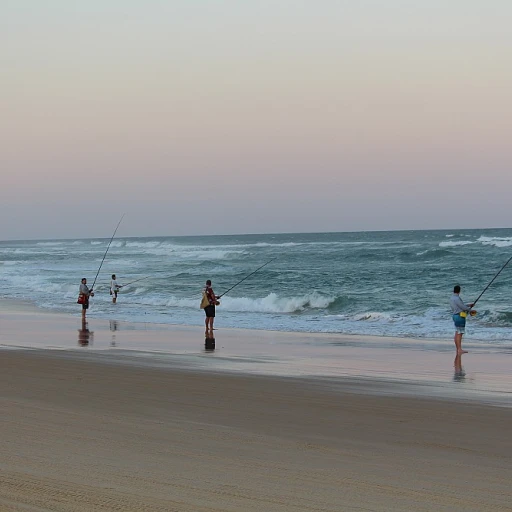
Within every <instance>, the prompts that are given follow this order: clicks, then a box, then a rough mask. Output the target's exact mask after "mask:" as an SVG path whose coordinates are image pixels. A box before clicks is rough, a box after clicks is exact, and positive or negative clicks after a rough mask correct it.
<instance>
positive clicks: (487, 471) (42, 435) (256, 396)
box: [0, 309, 512, 512]
mask: <svg viewBox="0 0 512 512" xmlns="http://www.w3.org/2000/svg"><path fill="white" fill-rule="evenodd" d="M111 328H112V326H111V324H110V323H109V322H105V321H100V320H95V319H90V320H89V323H88V329H89V333H88V334H87V333H84V332H82V333H80V331H81V330H82V329H81V325H80V319H79V318H78V319H77V318H74V317H68V316H65V315H50V314H36V313H34V312H33V311H31V310H27V311H23V310H20V309H16V310H15V311H9V312H6V311H5V310H3V311H2V313H1V314H0V343H1V344H2V345H3V349H2V350H0V403H1V411H2V419H1V422H0V511H2V512H3V511H20V512H21V511H38V512H40V511H78V512H81V511H115V510H122V511H127V512H131V511H183V512H188V511H190V512H192V511H197V512H201V511H211V512H213V511H215V512H218V511H248V512H251V511H263V510H264V511H286V512H288V511H294V512H295V511H320V510H322V511H333V512H334V511H345V510H347V511H352V510H353V511H361V510H368V511H370V510H371V511H390V510H393V511H411V510H414V511H426V510H428V511H463V510H464V511H468V510H472V511H473V510H475V511H477V510H482V511H494V510H496V511H498V510H499V511H505V510H512V490H511V488H510V481H511V480H512V440H511V438H510V433H509V431H510V425H511V424H512V421H511V420H512V408H511V407H503V405H510V404H507V402H506V395H507V393H505V394H504V393H503V392H501V393H499V392H498V391H496V390H495V389H494V388H492V387H489V386H488V385H487V388H486V389H484V387H485V386H482V385H478V386H476V387H477V389H473V390H472V391H471V392H463V387H464V386H465V385H466V384H467V385H468V386H469V387H470V388H471V382H461V381H457V380H456V379H455V380H454V379H453V377H454V375H453V371H454V370H453V368H452V367H451V365H452V363H453V355H452V353H451V352H442V353H437V352H435V351H434V352H433V353H432V354H430V353H429V352H426V351H416V352H415V351H411V350H409V349H407V350H406V349H404V348H402V347H401V346H400V345H399V346H397V347H396V348H391V349H390V348H387V349H385V350H386V351H389V350H390V351H391V352H386V351H383V352H380V351H379V349H378V348H375V347H374V345H373V344H372V343H373V342H372V340H368V343H369V346H368V348H366V349H365V348H364V347H363V348H361V346H360V345H359V344H356V345H357V346H352V345H351V343H350V338H344V337H340V338H337V341H336V340H334V341H333V344H330V343H327V344H326V348H325V351H326V352H325V354H324V355H323V356H322V357H319V358H318V359H315V358H314V357H313V354H316V353H317V352H318V351H317V350H316V349H317V348H318V347H315V349H312V348H311V347H309V348H307V347H308V346H309V345H307V339H303V338H301V339H302V340H303V342H304V343H305V344H306V348H304V347H302V348H297V350H296V351H295V350H293V351H292V348H290V345H288V343H287V341H286V340H288V339H291V340H294V339H295V340H297V336H299V335H296V336H295V335H292V334H290V333H288V334H287V335H286V333H280V334H283V337H282V339H281V336H280V335H278V334H276V333H264V334H261V333H250V332H246V333H244V332H239V331H224V330H219V333H218V335H217V341H218V344H217V348H216V350H215V351H214V352H213V353H211V352H210V353H208V352H206V351H205V350H204V347H203V346H202V342H203V341H204V340H203V339H202V336H201V328H199V327H198V328H184V327H176V326H175V327H172V328H169V327H164V326H146V327H143V326H130V325H126V324H121V325H118V326H117V328H116V329H114V330H110V329H111ZM113 336H115V338H114V340H113V338H112V337H113ZM287 336H288V337H287ZM306 338H307V337H306ZM221 339H222V341H221ZM276 340H277V341H276ZM340 340H341V341H340ZM373 341H375V340H373ZM112 342H113V343H114V344H112ZM235 342H236V343H235ZM141 343H146V344H147V347H151V350H149V351H147V352H146V353H141V352H140V344H141ZM340 343H341V345H340ZM13 347H31V348H24V349H14V348H13ZM51 347H53V349H50V348H51ZM121 347H122V348H121ZM136 347H137V350H135V348H136ZM223 347H224V348H223ZM270 347H274V350H273V351H271V350H270ZM291 347H293V349H295V348H296V347H295V344H293V343H292V344H291ZM267 349H268V350H269V351H270V352H272V357H271V358H270V360H263V361H261V360H258V357H263V355H264V354H265V352H266V351H267ZM322 350H323V349H322ZM322 350H320V352H322ZM333 354H337V358H336V360H335V361H332V357H333ZM370 354H374V355H376V357H375V359H376V360H375V361H374V362H373V367H372V368H368V366H369V365H370V366H371V364H372V363H371V362H372V361H373V360H372V359H371V356H370ZM383 354H388V356H387V357H386V356H385V355H383ZM474 356H475V359H474V364H475V365H476V364H477V363H478V361H479V359H484V360H486V361H487V363H485V364H491V363H490V362H491V361H493V360H495V362H496V364H498V361H497V360H498V359H501V360H502V359H503V356H502V355H496V354H487V353H479V354H474ZM425 358H427V359H429V358H430V363H431V364H434V362H435V361H438V362H440V361H444V363H445V364H446V367H447V370H446V371H447V375H446V377H447V379H446V381H443V379H444V377H443V373H442V372H441V371H440V370H439V369H434V368H431V369H430V370H428V368H427V367H425V366H424V365H423V363H422V361H423V360H424V359H425ZM379 359H380V361H379ZM326 360H327V361H329V360H331V362H330V364H328V363H327V362H325V361H326ZM506 361H508V359H507V360H506ZM408 362H409V363H410V364H411V365H412V366H414V367H415V368H416V373H419V374H421V375H420V377H421V378H419V377H418V378H414V377H411V375H412V373H413V372H412V370H406V371H402V372H401V373H400V372H398V369H399V367H400V365H403V364H405V365H407V363H408ZM344 364H346V365H347V366H348V367H349V370H345V371H342V370H341V368H342V367H343V365H344ZM501 364H502V365H503V364H505V363H503V362H501ZM255 368H256V370H255ZM336 368H340V370H338V371H339V373H338V374H336V373H334V371H335V369H336ZM500 368H501V367H500ZM429 371H430V373H431V374H432V375H430V376H429ZM397 374H400V375H401V378H400V379H398V378H396V376H397ZM287 375H288V376H287ZM289 375H291V376H289ZM390 376H391V377H390ZM498 376H499V378H498V381H497V382H498V383H501V390H503V387H504V386H505V387H506V385H507V380H506V376H505V374H504V375H503V377H501V373H500V372H498ZM468 380H469V379H468ZM475 380H476V381H477V383H478V382H480V381H479V378H478V374H477V375H476V376H475ZM435 383H437V384H435ZM434 384H435V385H434ZM495 384H496V382H495ZM461 386H462V387H461ZM496 387H499V386H496ZM450 390H453V392H452V391H450ZM415 394H417V396H414V395H415ZM508 396H511V395H508ZM433 397H436V398H433ZM491 397H498V399H497V400H496V401H495V402H493V401H492V400H491ZM490 403H495V404H499V405H500V406H496V405H489V404H490Z"/></svg>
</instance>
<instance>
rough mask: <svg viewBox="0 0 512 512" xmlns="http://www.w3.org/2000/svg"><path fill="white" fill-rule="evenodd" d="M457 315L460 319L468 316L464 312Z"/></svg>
mask: <svg viewBox="0 0 512 512" xmlns="http://www.w3.org/2000/svg"><path fill="white" fill-rule="evenodd" d="M459 315H460V317H461V318H466V317H467V316H468V314H467V313H466V312H465V311H461V312H460V313H459Z"/></svg>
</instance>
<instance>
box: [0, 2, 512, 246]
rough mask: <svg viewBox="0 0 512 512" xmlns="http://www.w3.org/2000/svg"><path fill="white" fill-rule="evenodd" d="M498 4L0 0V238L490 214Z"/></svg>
mask: <svg viewBox="0 0 512 512" xmlns="http://www.w3.org/2000/svg"><path fill="white" fill-rule="evenodd" d="M511 19H512V2H510V1H509V0H486V1H483V0H479V1H475V0H428V1H427V0H422V1H414V0H385V1H384V0H352V1H345V0H318V1H311V0H307V1H304V0H257V1H256V0H255V1H249V0H180V1H178V0H144V1H143V0H138V1H135V0H72V1H70V0H45V1H41V0H1V1H0V63H1V66H0V90H1V92H2V93H1V94H0V173H1V186H0V240H9V239H39V238H86V237H101V236H104V237H110V236H111V233H112V231H113V229H114V228H115V226H116V224H117V222H118V221H119V219H120V217H121V215H123V214H126V216H125V218H124V220H123V224H122V227H120V230H119V232H118V236H157V235H162V236H165V235H197V234H231V233H240V234H242V233H281V232H323V231H367V230H398V229H443V228H446V229H452V228H479V227H482V228H485V227H510V226H511V225H512V206H511V201H510V196H511V185H512V155H511V145H510V135H511V134H512V94H511V91H512V66H511V63H512V30H510V20H511Z"/></svg>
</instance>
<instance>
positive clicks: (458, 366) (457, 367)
mask: <svg viewBox="0 0 512 512" xmlns="http://www.w3.org/2000/svg"><path fill="white" fill-rule="evenodd" d="M453 368H454V373H453V380H454V381H456V382H463V381H464V380H465V379H466V372H465V371H464V368H463V367H462V354H456V355H455V360H454V361H453Z"/></svg>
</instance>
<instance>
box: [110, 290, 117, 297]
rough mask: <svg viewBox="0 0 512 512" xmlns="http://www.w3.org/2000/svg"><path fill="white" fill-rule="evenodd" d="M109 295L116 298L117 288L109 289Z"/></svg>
mask: <svg viewBox="0 0 512 512" xmlns="http://www.w3.org/2000/svg"><path fill="white" fill-rule="evenodd" d="M110 295H113V296H114V297H115V298H116V299H117V290H110Z"/></svg>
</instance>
